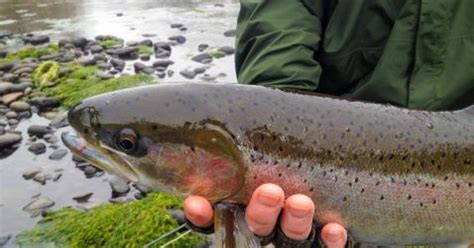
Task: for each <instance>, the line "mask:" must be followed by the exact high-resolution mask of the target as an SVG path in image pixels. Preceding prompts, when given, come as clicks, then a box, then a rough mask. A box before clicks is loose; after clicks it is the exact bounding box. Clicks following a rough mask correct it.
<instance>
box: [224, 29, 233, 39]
mask: <svg viewBox="0 0 474 248" xmlns="http://www.w3.org/2000/svg"><path fill="white" fill-rule="evenodd" d="M224 36H225V37H235V29H231V30H227V31H225V32H224Z"/></svg>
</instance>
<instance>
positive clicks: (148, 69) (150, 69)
mask: <svg viewBox="0 0 474 248" xmlns="http://www.w3.org/2000/svg"><path fill="white" fill-rule="evenodd" d="M142 72H143V73H145V74H153V73H154V72H155V69H153V68H152V67H148V66H147V67H145V68H144V69H143V71H142Z"/></svg>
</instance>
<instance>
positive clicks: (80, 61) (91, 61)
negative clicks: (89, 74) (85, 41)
mask: <svg viewBox="0 0 474 248" xmlns="http://www.w3.org/2000/svg"><path fill="white" fill-rule="evenodd" d="M76 62H77V63H78V64H80V65H83V66H89V65H95V64H96V61H95V59H94V58H87V57H81V58H79V59H77V60H76Z"/></svg>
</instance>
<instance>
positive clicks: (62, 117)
mask: <svg viewBox="0 0 474 248" xmlns="http://www.w3.org/2000/svg"><path fill="white" fill-rule="evenodd" d="M68 125H69V123H68V121H67V113H66V112H63V113H58V115H57V116H56V117H55V118H54V119H53V120H51V122H50V123H49V126H50V127H53V128H61V127H66V126H68Z"/></svg>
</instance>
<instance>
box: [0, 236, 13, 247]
mask: <svg viewBox="0 0 474 248" xmlns="http://www.w3.org/2000/svg"><path fill="white" fill-rule="evenodd" d="M11 238H12V235H11V234H7V235H1V236H0V247H6V245H7V244H8V241H10V239H11Z"/></svg>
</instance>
